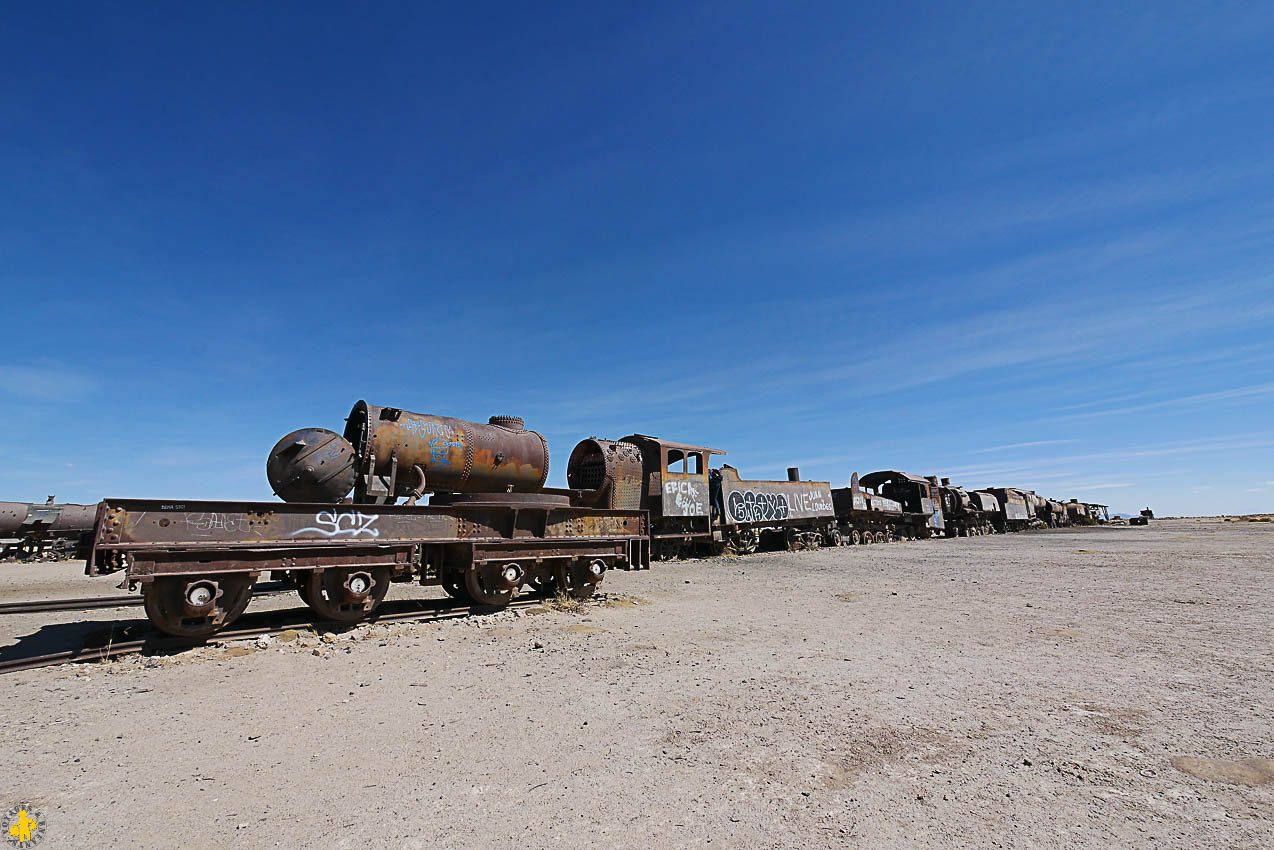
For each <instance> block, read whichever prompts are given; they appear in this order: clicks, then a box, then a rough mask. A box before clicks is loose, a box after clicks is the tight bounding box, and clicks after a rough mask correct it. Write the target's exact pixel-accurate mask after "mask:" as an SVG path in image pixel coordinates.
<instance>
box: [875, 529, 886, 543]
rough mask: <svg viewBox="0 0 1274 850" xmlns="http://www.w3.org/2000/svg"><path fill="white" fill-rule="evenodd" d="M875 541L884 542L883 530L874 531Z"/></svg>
mask: <svg viewBox="0 0 1274 850" xmlns="http://www.w3.org/2000/svg"><path fill="white" fill-rule="evenodd" d="M876 542H877V543H884V542H885V532H883V531H877V532H876Z"/></svg>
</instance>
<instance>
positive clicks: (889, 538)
mask: <svg viewBox="0 0 1274 850" xmlns="http://www.w3.org/2000/svg"><path fill="white" fill-rule="evenodd" d="M897 539H898V537H897V536H896V535H895V534H894V530H893V529H892V528H891V529H889V530H888V531H886V532H885V542H886V543H893V542H894V541H896V540H897Z"/></svg>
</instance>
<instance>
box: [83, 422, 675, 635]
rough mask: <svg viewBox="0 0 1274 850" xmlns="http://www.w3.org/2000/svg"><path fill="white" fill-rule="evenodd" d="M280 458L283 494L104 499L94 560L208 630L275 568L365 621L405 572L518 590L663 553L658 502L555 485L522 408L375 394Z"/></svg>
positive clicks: (489, 595) (155, 607)
mask: <svg viewBox="0 0 1274 850" xmlns="http://www.w3.org/2000/svg"><path fill="white" fill-rule="evenodd" d="M266 474H267V478H268V479H269V481H270V485H271V486H272V487H273V488H274V491H275V493H276V494H277V495H279V496H280V497H281V498H283V500H284V501H283V502H282V503H277V502H201V501H193V500H163V501H160V500H128V499H107V500H105V501H103V502H102V503H100V504H99V505H98V507H97V515H96V520H95V523H94V526H93V536H92V549H91V552H90V553H89V559H88V563H87V566H86V571H87V573H88V574H89V575H101V574H104V573H110V572H117V571H121V570H122V571H125V572H126V575H127V580H128V583H129V585H130V587H137V586H140V587H141V589H142V593H143V595H144V601H145V609H146V614H147V617H148V618H149V619H150V621H151V622H152V623H153V624H154V625H155V627H156V628H158V629H160V630H161V631H164V632H167V633H169V634H173V635H179V636H185V637H202V636H207V635H210V634H213V633H215V632H216V631H218V630H220V629H222V628H225V627H226V626H227V625H229V624H230V623H232V622H233V621H234V620H235V619H236V618H237V617H238V616H239V615H240V614H242V613H243V610H244V608H246V607H247V604H248V601H249V599H250V598H251V595H252V586H253V584H254V583H255V582H256V580H257V579H258V577H260V576H261V575H263V574H265V573H267V572H268V573H281V574H286V575H287V576H289V577H291V578H292V580H293V581H294V582H295V584H296V587H297V593H298V595H299V596H300V597H301V599H302V601H304V602H305V603H306V604H307V605H308V606H309V607H310V608H312V609H313V610H314V611H315V613H316V614H317V615H318V616H319V617H321V618H322V619H325V620H335V621H340V622H356V621H357V620H360V619H362V618H364V617H366V616H368V615H370V614H371V613H372V612H373V611H374V610H375V609H376V607H377V606H378V605H379V604H380V603H381V601H382V600H383V599H384V598H385V594H386V592H387V590H388V588H389V585H390V584H391V583H394V582H406V581H417V582H419V583H420V584H435V585H439V586H441V587H442V588H443V589H444V590H445V591H446V592H447V593H449V594H451V595H452V596H454V597H456V598H458V599H461V600H464V601H466V602H470V603H474V604H478V605H484V606H502V605H506V604H508V602H509V601H511V600H512V598H513V597H514V595H515V594H516V593H517V592H518V590H519V589H520V588H522V587H529V588H531V589H534V590H541V591H550V590H560V591H562V592H565V593H568V594H570V595H573V596H587V595H589V594H591V593H592V592H593V589H594V588H595V587H596V585H597V584H598V583H599V582H600V581H601V580H602V578H603V576H604V575H605V573H606V571H607V570H609V569H612V568H621V569H642V568H647V567H649V566H650V527H649V522H648V515H647V513H646V512H645V511H643V510H640V509H628V510H626V509H622V508H621V509H610V508H601V507H593V506H587V505H580V504H577V503H576V502H575V494H572V493H571V492H570V491H558V490H551V489H547V488H544V487H543V482H544V480H545V478H546V477H547V474H548V447H547V444H546V443H545V442H544V438H543V437H542V436H540V435H539V434H538V433H536V432H534V431H528V430H526V428H525V426H524V424H523V422H522V420H521V419H518V418H517V417H508V416H498V417H492V418H491V421H490V422H489V423H488V424H486V425H482V424H479V423H473V422H465V421H464V420H459V419H450V418H447V417H440V416H431V415H428V414H417V413H411V412H409V411H405V410H401V409H399V408H389V407H374V406H371V405H368V404H366V403H365V402H362V401H360V402H358V404H356V405H355V406H354V408H353V410H352V411H351V413H350V417H349V419H348V420H347V425H346V431H345V435H340V434H336V433H335V432H333V431H328V430H326V429H323V428H306V429H301V430H299V431H293V432H292V433H290V434H288V435H287V436H286V437H284V438H283V439H282V440H280V441H279V442H278V444H276V445H275V447H274V449H273V450H272V451H271V452H270V455H269V458H268V460H267V462H266ZM351 493H352V494H353V497H352V498H350V494H351ZM426 494H430V501H429V504H428V505H423V504H417V501H418V500H419V499H421V498H423V497H424V496H425V495H426ZM404 496H405V497H406V498H407V503H406V504H401V505H400V504H395V503H396V502H397V500H398V499H399V498H402V497H404Z"/></svg>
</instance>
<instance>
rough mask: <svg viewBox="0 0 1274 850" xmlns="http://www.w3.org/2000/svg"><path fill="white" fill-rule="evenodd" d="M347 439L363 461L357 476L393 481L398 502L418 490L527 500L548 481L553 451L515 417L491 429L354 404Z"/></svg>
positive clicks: (503, 418)
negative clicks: (517, 496)
mask: <svg viewBox="0 0 1274 850" xmlns="http://www.w3.org/2000/svg"><path fill="white" fill-rule="evenodd" d="M345 439H346V440H348V441H349V442H350V444H351V445H352V446H353V447H354V452H355V454H356V455H357V456H358V458H359V461H360V464H359V472H360V473H362V474H363V475H364V476H365V475H366V474H367V473H368V472H370V473H371V474H372V475H376V476H382V477H386V478H388V477H389V476H391V475H392V476H393V478H394V481H395V484H394V495H396V496H405V495H407V494H408V493H410V492H412V491H413V490H414V489H415V488H417V487H418V486H419V485H420V473H422V472H423V474H424V477H425V489H427V490H434V491H447V492H452V493H504V492H510V491H511V492H514V493H527V492H533V491H536V490H540V489H542V488H543V487H544V482H545V480H546V479H547V478H548V472H549V446H548V443H547V442H546V441H545V439H544V437H542V436H541V435H540V434H538V433H537V432H535V431H528V430H526V428H525V426H524V425H523V422H522V420H521V419H519V418H517V417H515V416H492V417H491V421H490V423H489V424H486V425H482V424H479V423H477V422H466V421H465V420H463V419H452V418H450V417H447V416H431V415H428V414H423V413H412V412H411V411H408V410H402V409H400V408H396V407H377V406H376V405H370V404H368V403H367V402H365V401H360V402H359V403H358V404H356V405H354V409H353V410H351V411H350V415H349V419H347V420H346V424H345Z"/></svg>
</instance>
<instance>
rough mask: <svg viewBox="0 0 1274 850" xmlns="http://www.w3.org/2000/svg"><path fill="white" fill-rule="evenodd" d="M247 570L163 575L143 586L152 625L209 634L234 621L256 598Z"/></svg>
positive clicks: (184, 632)
mask: <svg viewBox="0 0 1274 850" xmlns="http://www.w3.org/2000/svg"><path fill="white" fill-rule="evenodd" d="M255 582H256V579H255V578H253V577H252V576H251V575H248V574H246V573H241V574H235V573H231V574H229V575H220V576H160V577H159V578H157V579H155V580H154V581H153V582H151V583H150V584H148V585H146V586H145V588H143V590H142V596H143V601H144V604H145V608H146V616H147V617H148V618H149V619H150V622H151V625H153V626H154V627H155V628H157V629H159V630H160V631H161V632H164V633H166V634H170V635H175V636H176V637H190V638H196V637H207V636H208V635H211V634H213V633H215V632H217V631H219V630H221V629H224V628H225V627H226V626H228V625H230V624H231V623H233V622H234V621H235V620H237V619H238V618H239V615H240V614H242V613H243V609H245V608H247V607H248V602H250V601H251V600H252V585H253V584H254V583H255Z"/></svg>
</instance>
